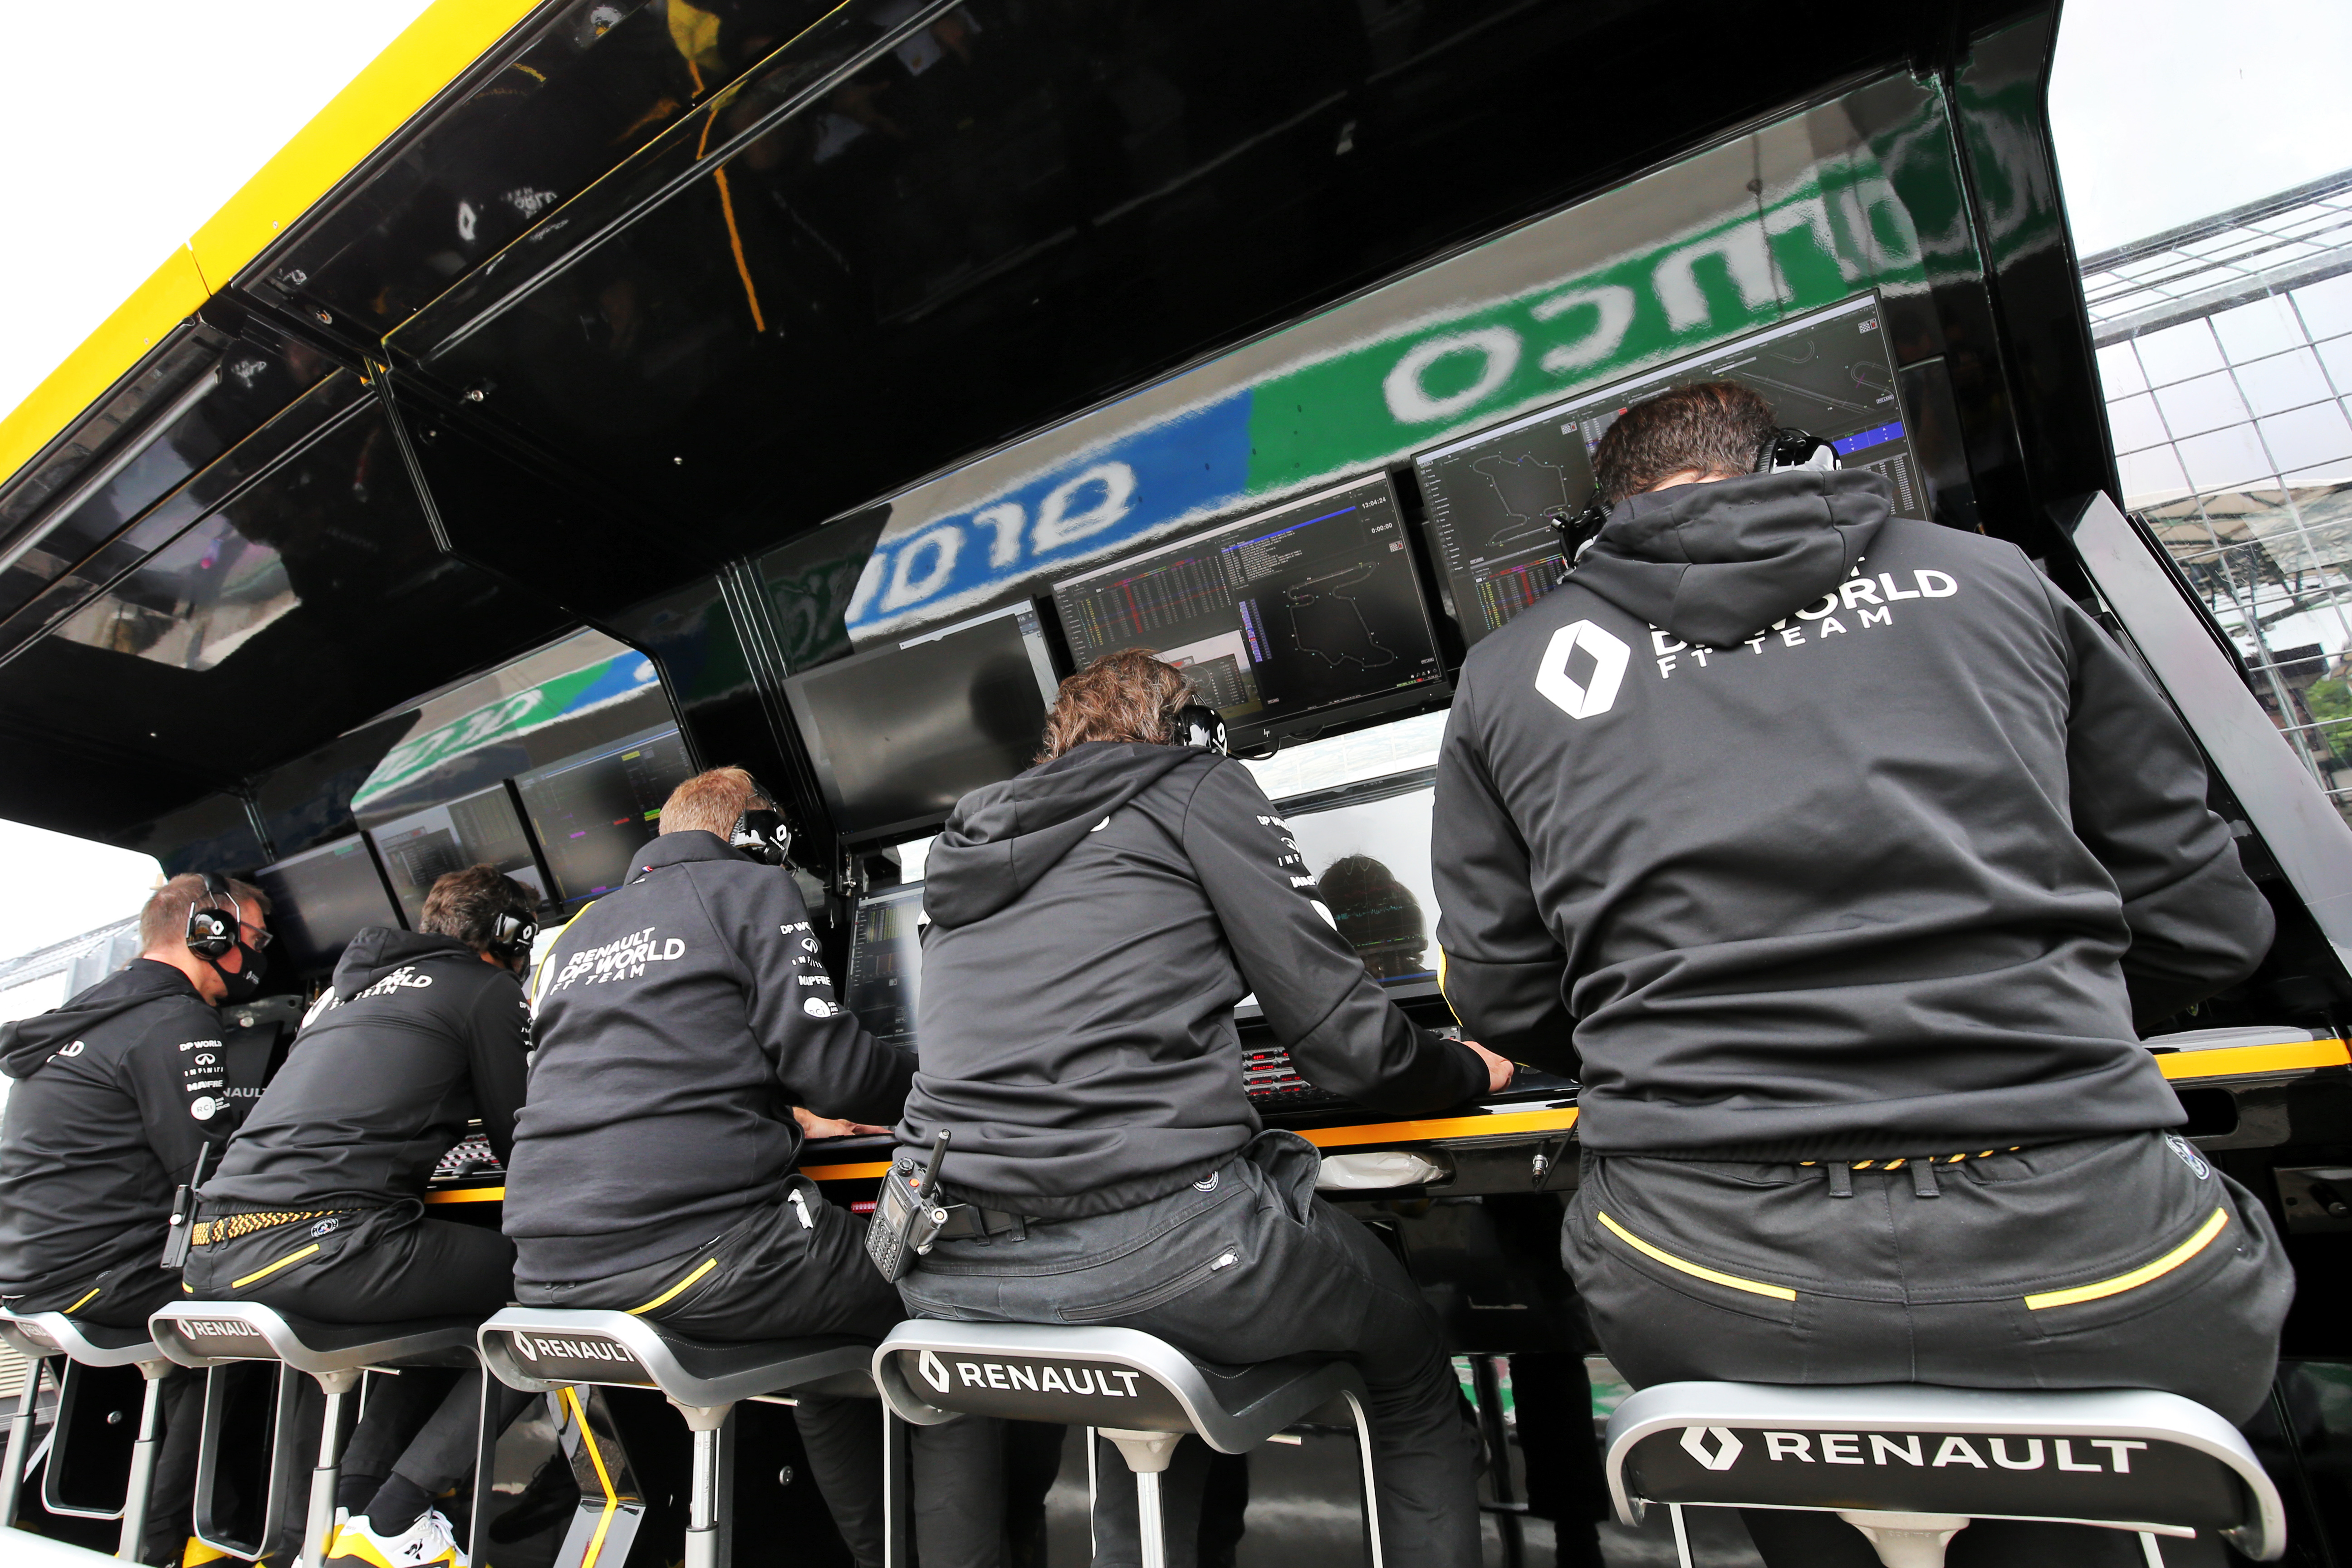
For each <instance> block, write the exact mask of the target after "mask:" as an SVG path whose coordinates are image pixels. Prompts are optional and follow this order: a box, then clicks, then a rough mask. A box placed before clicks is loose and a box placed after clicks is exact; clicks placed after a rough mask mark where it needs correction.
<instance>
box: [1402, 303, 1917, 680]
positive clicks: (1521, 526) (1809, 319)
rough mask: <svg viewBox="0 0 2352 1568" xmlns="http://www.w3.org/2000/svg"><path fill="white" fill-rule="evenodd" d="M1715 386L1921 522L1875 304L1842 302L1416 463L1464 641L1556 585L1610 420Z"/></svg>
mask: <svg viewBox="0 0 2352 1568" xmlns="http://www.w3.org/2000/svg"><path fill="white" fill-rule="evenodd" d="M1718 379H1720V380H1729V381H1740V382H1745V383H1747V384H1748V385H1749V386H1752V387H1754V388H1755V389H1756V390H1757V391H1759V392H1760V393H1762V394H1763V395H1765V396H1766V397H1767V398H1769V400H1770V401H1771V404H1772V409H1773V412H1774V413H1775V414H1777V415H1778V416H1780V423H1781V424H1783V425H1788V426H1795V427H1796V428H1798V429H1801V430H1809V431H1811V433H1812V434H1814V435H1816V436H1819V437H1822V439H1824V440H1827V441H1829V442H1831V443H1832V445H1834V446H1835V447H1837V450H1838V460H1839V461H1840V462H1841V463H1843V464H1844V465H1845V466H1846V467H1848V468H1856V467H1859V468H1870V469H1872V470H1874V471H1875V472H1877V473H1879V474H1881V475H1883V476H1884V477H1885V479H1886V481H1887V483H1888V484H1889V485H1891V486H1892V487H1893V488H1894V490H1895V514H1896V515H1897V516H1899V517H1916V518H1925V517H1926V516H1927V510H1926V507H1927V497H1926V495H1925V493H1924V492H1923V490H1922V489H1921V486H1920V483H1919V475H1918V469H1917V467H1916V463H1915V462H1914V460H1913V458H1912V456H1911V447H1910V442H1909V439H1908V437H1907V432H1906V429H1905V427H1904V423H1903V413H1902V410H1901V408H1900V407H1899V406H1898V405H1897V404H1896V402H1895V363H1894V360H1893V358H1892V357H1891V356H1890V355H1889V353H1888V352H1887V347H1886V335H1885V332H1884V331H1881V330H1880V326H1879V319H1878V301H1877V300H1876V299H1874V298H1872V297H1869V296H1865V297H1864V298H1862V299H1859V300H1848V301H1846V302H1845V303H1844V304H1843V305H1833V306H1832V307H1830V308H1829V309H1828V310H1816V311H1813V312H1811V313H1810V314H1807V315H1803V316H1798V317H1793V318H1791V319H1790V320H1789V321H1783V322H1781V323H1780V324H1779V325H1778V326H1774V327H1768V328H1766V329H1765V330H1764V331H1759V332H1751V333H1749V334H1748V335H1747V336H1745V337H1740V338H1734V339H1732V340H1731V341H1730V342H1725V343H1718V344H1717V345H1716V346H1715V347H1713V348H1711V349H1708V350H1707V351H1706V353H1703V354H1699V355H1695V356H1693V357H1691V358H1689V359H1684V360H1677V361H1675V363H1672V364H1668V365H1662V366H1660V367H1659V368H1657V369H1655V370H1653V371H1648V372H1645V373H1643V374H1641V375H1639V376H1637V377H1635V378H1633V379H1632V380H1630V381H1621V382H1617V383H1615V384H1612V385H1609V386H1606V387H1602V388H1601V389H1599V390H1597V391H1594V392H1590V393H1586V394H1584V395H1581V396H1579V397H1574V398H1570V399H1569V400H1568V401H1566V402H1563V403H1556V404H1553V405H1551V406H1550V407H1549V408H1545V409H1543V410H1541V411H1539V412H1538V413H1534V414H1528V415H1524V416H1521V417H1519V418H1517V419H1515V420H1513V421H1512V422H1511V423H1509V424H1507V425H1503V426H1496V428H1494V429H1491V430H1482V431H1480V432H1479V433H1478V434H1477V435H1475V436H1472V437H1467V438H1465V439H1463V440H1460V441H1454V442H1451V443H1449V444H1447V445H1446V446H1443V447H1434V448H1433V449H1432V450H1430V451H1426V452H1423V453H1422V454H1420V455H1419V456H1418V457H1416V458H1414V459H1413V471H1414V473H1415V475H1416V476H1417V477H1418V478H1419V479H1420V481H1421V490H1422V495H1423V499H1424V500H1425V501H1426V503H1427V507H1428V517H1427V521H1426V524H1425V526H1426V527H1427V528H1428V530H1429V542H1430V550H1431V553H1432V554H1433V556H1434V557H1435V559H1436V561H1437V565H1438V570H1439V571H1440V572H1441V573H1442V574H1444V580H1445V586H1446V591H1447V593H1448V594H1449V595H1451V596H1452V598H1453V601H1454V603H1453V605H1452V608H1453V611H1454V618H1455V619H1456V620H1457V621H1459V622H1460V623H1461V625H1462V636H1463V639H1464V640H1465V642H1473V643H1475V642H1476V641H1477V640H1478V639H1479V638H1481V637H1485V636H1486V634H1487V633H1489V632H1492V631H1495V630H1496V629H1498V628H1500V627H1501V626H1505V625H1507V623H1508V622H1509V621H1510V619H1511V617H1512V616H1516V615H1517V614H1518V613H1519V612H1520V611H1521V610H1524V609H1526V608H1527V607H1528V605H1532V604H1534V603H1535V602H1536V601H1537V600H1538V599H1540V598H1542V597H1543V596H1544V595H1546V594H1549V593H1550V592H1551V591H1552V589H1553V588H1555V587H1557V586H1558V585H1559V575H1560V573H1561V572H1562V570H1563V569H1565V567H1566V565H1567V562H1566V560H1565V559H1564V558H1563V557H1562V555H1561V553H1560V545H1559V532H1558V531H1556V529H1555V528H1554V527H1553V525H1552V522H1551V519H1552V518H1554V517H1557V516H1559V515H1561V514H1562V513H1566V514H1570V515H1573V514H1574V513H1576V512H1578V511H1580V510H1583V508H1584V506H1585V505H1586V503H1587V502H1589V501H1590V500H1591V499H1592V450H1593V448H1594V447H1598V446H1599V445H1600V444H1601V436H1602V435H1603V434H1604V433H1605V432H1606V431H1607V430H1608V428H1609V426H1612V425H1613V424H1615V423H1616V422H1617V416H1618V415H1620V414H1622V412H1624V410H1625V409H1626V408H1628V407H1630V406H1631V405H1633V404H1635V403H1638V402H1640V401H1641V400H1642V399H1643V398H1644V397H1648V396H1651V395H1654V394H1656V393H1660V392H1664V391H1665V390H1666V388H1668V387H1670V386H1674V385H1676V384H1680V383H1683V382H1690V381H1714V380H1718Z"/></svg>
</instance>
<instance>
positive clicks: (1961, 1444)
mask: <svg viewBox="0 0 2352 1568" xmlns="http://www.w3.org/2000/svg"><path fill="white" fill-rule="evenodd" d="M1935 1462H1936V1465H1937V1467H1941V1466H1944V1465H1974V1466H1975V1467H1976V1468H1978V1469H1979V1470H1981V1469H1985V1468H1988V1467H1987V1466H1986V1464H1985V1462H1984V1460H1983V1459H1981V1458H1979V1457H1978V1455H1977V1451H1976V1450H1975V1449H1974V1448H1971V1447H1969V1440H1968V1439H1967V1438H1966V1437H1947V1438H1945V1439H1944V1441H1943V1443H1942V1445H1941V1446H1940V1447H1937V1450H1936V1461H1935Z"/></svg>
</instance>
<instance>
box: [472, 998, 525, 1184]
mask: <svg viewBox="0 0 2352 1568" xmlns="http://www.w3.org/2000/svg"><path fill="white" fill-rule="evenodd" d="M466 1068H467V1072H468V1073H469V1074H471V1076H472V1078H473V1080H474V1114H475V1115H477V1116H478V1117H480V1118H481V1119H482V1135H483V1136H484V1137H485V1138H488V1140H489V1142H490V1152H491V1153H493V1154H495V1155H497V1156H498V1160H499V1164H501V1165H503V1164H505V1163H508V1162H509V1160H510V1159H512V1158H513V1156H514V1129H515V1114H516V1113H517V1112H518V1111H520V1110H521V1109H522V1097H523V1086H524V1081H525V1079H527V1078H528V1076H529V1071H528V1069H529V1068H530V1001H529V1000H528V999H527V998H526V997H525V996H524V995H523V994H522V987H521V986H520V985H508V984H505V983H503V982H501V981H497V980H493V981H492V983H491V984H488V985H485V986H483V987H482V988H481V989H480V990H479V991H478V992H476V993H475V995H474V1005H473V1006H472V1007H471V1008H470V1009H469V1010H468V1015H467V1020H466Z"/></svg>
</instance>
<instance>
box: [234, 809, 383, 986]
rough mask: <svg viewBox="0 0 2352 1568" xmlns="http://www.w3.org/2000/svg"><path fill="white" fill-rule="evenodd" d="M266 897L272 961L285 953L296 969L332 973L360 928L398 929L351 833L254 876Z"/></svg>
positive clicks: (377, 875) (363, 844) (378, 876)
mask: <svg viewBox="0 0 2352 1568" xmlns="http://www.w3.org/2000/svg"><path fill="white" fill-rule="evenodd" d="M254 882H255V884H256V885H257V887H259V888H260V889H261V890H262V891H263V892H265V893H268V895H269V902H270V910H269V930H270V931H271V932H272V933H273V934H274V935H275V936H276V937H277V946H276V948H275V949H273V951H272V953H271V957H272V958H273V959H275V958H276V957H277V956H278V954H280V953H282V954H284V956H285V958H286V960H287V961H288V962H289V963H290V964H291V965H292V967H293V968H294V969H296V970H297V971H299V972H300V973H306V974H315V973H320V971H323V970H331V969H333V968H334V966H335V961H336V960H337V959H339V958H341V957H342V955H343V948H344V946H345V944H347V943H348V942H350V941H351V940H352V937H354V936H357V935H358V934H359V932H360V931H361V929H362V927H365V926H390V927H392V928H394V930H397V929H399V926H400V923H401V921H400V906H399V905H398V904H396V903H394V901H393V898H392V889H389V888H387V887H385V886H384V883H383V872H382V871H379V870H378V869H376V864H375V857H374V856H373V855H372V854H370V853H369V852H368V847H367V839H366V837H364V836H362V835H361V834H357V833H354V834H352V836H351V837H348V838H338V839H336V840H335V841H334V842H333V843H331V844H322V845H320V846H319V847H317V848H316V849H306V850H304V851H303V852H302V853H301V854H299V855H289V856H288V857H287V858H285V859H283V860H280V861H278V863H277V864H276V865H274V866H264V867H263V868H261V869H260V870H259V871H257V872H256V873H254Z"/></svg>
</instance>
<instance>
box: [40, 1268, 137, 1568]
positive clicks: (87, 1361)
mask: <svg viewBox="0 0 2352 1568" xmlns="http://www.w3.org/2000/svg"><path fill="white" fill-rule="evenodd" d="M0 1339H5V1340H6V1341H7V1342H8V1344H9V1346H10V1347H11V1348H12V1349H14V1350H15V1351H16V1352H17V1353H18V1354H20V1355H22V1356H23V1357H24V1358H25V1387H24V1391H23V1393H22V1394H21V1395H20V1396H19V1397H18V1399H17V1401H16V1414H15V1415H12V1416H11V1417H10V1418H9V1422H8V1457H7V1465H8V1473H7V1476H6V1478H5V1480H0V1527H5V1526H7V1525H11V1524H14V1523H16V1500H17V1495H18V1491H19V1489H21V1487H22V1486H23V1484H24V1475H25V1463H26V1447H27V1446H28V1445H29V1444H30V1442H31V1440H32V1435H33V1411H34V1402H35V1400H36V1398H37V1395H38V1394H39V1390H40V1382H41V1363H43V1362H44V1361H46V1360H47V1358H48V1357H50V1356H55V1355H61V1356H63V1357H65V1358H66V1360H67V1361H68V1363H71V1365H70V1366H69V1367H68V1371H67V1374H66V1376H65V1377H63V1378H60V1379H58V1414H57V1421H56V1424H55V1425H54V1426H52V1427H51V1428H50V1434H51V1435H50V1438H49V1458H48V1462H47V1466H46V1467H45V1468H44V1470H43V1473H42V1478H41V1493H42V1496H41V1506H42V1507H44V1508H46V1509H47V1510H49V1511H50V1512H52V1513H61V1514H68V1515H73V1516H77V1517H79V1518H83V1519H118V1518H119V1519H121V1521H122V1533H121V1537H120V1541H119V1544H118V1545H117V1547H116V1549H115V1552H114V1554H115V1556H117V1557H120V1558H122V1559H125V1560H127V1561H131V1562H135V1561H137V1560H138V1556H139V1538H140V1537H141V1536H142V1534H144V1533H145V1531H146V1529H147V1493H148V1490H149V1489H150V1488H151V1487H152V1485H153V1483H154V1479H155V1451H156V1449H157V1447H159V1446H160V1443H161V1439H160V1438H159V1437H158V1436H157V1434H156V1431H155V1418H156V1412H157V1409H158V1406H159V1405H160V1404H161V1402H162V1399H163V1379H164V1378H165V1377H167V1376H169V1375H170V1373H171V1371H172V1363H171V1362H170V1361H169V1360H167V1359H165V1357H164V1356H163V1353H162V1352H160V1351H159V1350H158V1349H157V1348H156V1345H155V1342H154V1341H153V1340H152V1338H151V1337H150V1336H149V1334H148V1331H146V1330H145V1329H143V1328H138V1329H115V1328H108V1327H106V1326H105V1325H103V1324H100V1323H90V1322H83V1321H78V1320H76V1319H73V1318H69V1317H68V1316H66V1315H65V1314H64V1313H63V1312H26V1313H24V1314H21V1315H19V1314H17V1313H15V1312H0ZM73 1366H87V1367H117V1366H135V1367H137V1368H138V1369H139V1375H140V1376H141V1378H142V1379H143V1380H144V1384H143V1388H142V1398H141V1401H140V1405H139V1437H138V1440H137V1441H136V1442H135V1443H133V1444H132V1445H131V1477H130V1481H129V1485H128V1489H126V1490H125V1491H124V1493H123V1496H122V1506H121V1508H120V1509H103V1510H100V1509H91V1508H88V1507H81V1506H76V1505H74V1504H72V1503H70V1502H68V1500H66V1499H65V1498H64V1496H63V1495H62V1494H61V1493H60V1492H59V1490H58V1476H59V1474H60V1472H61V1470H62V1469H63V1465H62V1463H61V1460H62V1458H63V1455H62V1452H61V1449H62V1447H63V1444H64V1438H65V1433H66V1426H67V1423H68V1421H70V1420H71V1419H72V1416H73V1394H74V1389H73V1387H72V1383H71V1380H72V1378H73V1373H72V1370H71V1367H73Z"/></svg>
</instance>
